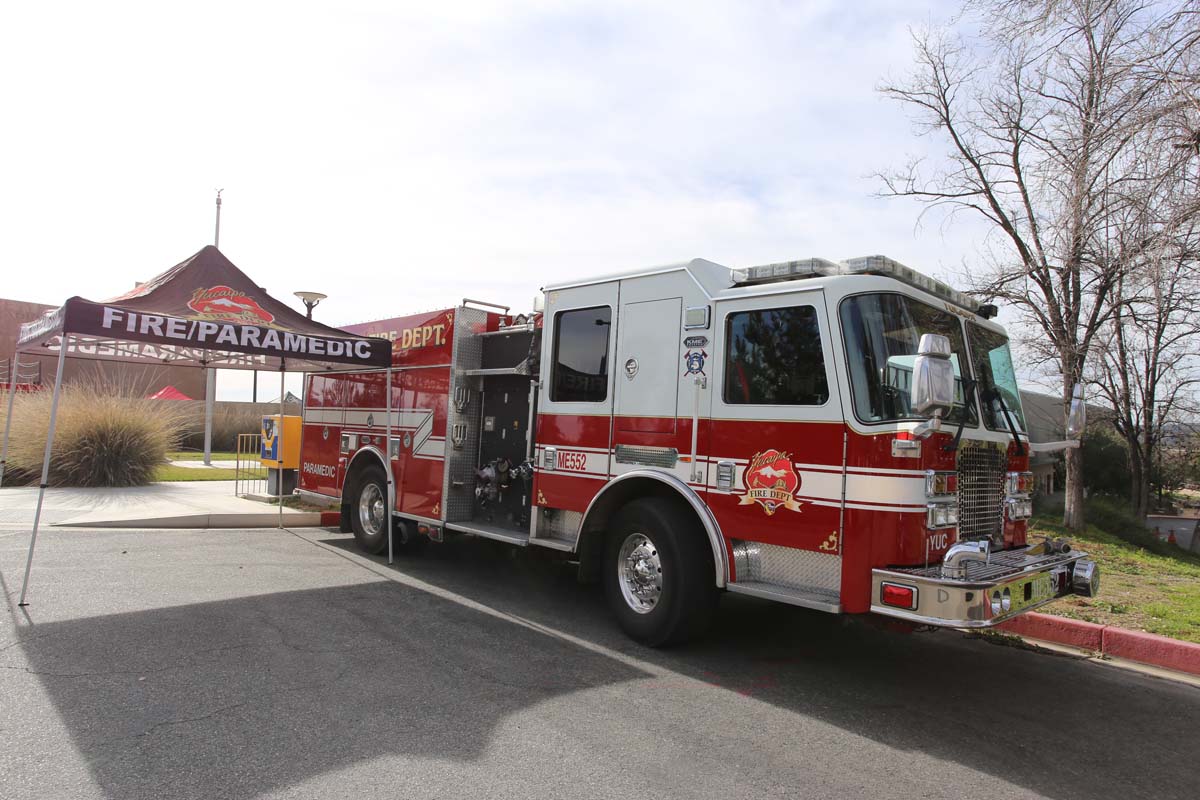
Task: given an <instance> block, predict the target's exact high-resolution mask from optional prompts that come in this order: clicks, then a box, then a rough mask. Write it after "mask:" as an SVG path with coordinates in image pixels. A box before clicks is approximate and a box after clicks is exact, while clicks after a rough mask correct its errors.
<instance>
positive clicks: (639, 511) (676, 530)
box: [601, 498, 718, 647]
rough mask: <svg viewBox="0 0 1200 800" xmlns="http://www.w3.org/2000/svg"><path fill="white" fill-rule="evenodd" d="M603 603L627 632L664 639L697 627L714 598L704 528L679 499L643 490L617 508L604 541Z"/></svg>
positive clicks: (691, 634) (702, 626)
mask: <svg viewBox="0 0 1200 800" xmlns="http://www.w3.org/2000/svg"><path fill="white" fill-rule="evenodd" d="M603 564H604V565H603V568H602V569H603V573H602V578H601V580H602V582H603V583H604V594H605V597H606V598H607V600H608V606H609V608H610V609H611V610H612V612H613V614H614V615H615V616H616V618H617V622H618V623H619V624H620V626H621V628H622V630H624V631H625V633H627V634H628V635H629V636H630V638H632V639H634V640H636V641H638V642H641V643H642V644H645V645H649V646H650V647H663V646H667V645H673V644H680V643H682V642H685V641H687V640H688V639H692V638H695V637H697V636H699V635H701V634H702V633H703V632H704V631H705V630H706V629H707V628H708V625H709V623H710V622H711V621H712V616H713V612H714V611H715V609H716V605H717V598H718V595H717V589H716V586H715V584H714V580H713V563H712V553H711V549H710V548H709V545H708V540H707V538H706V537H705V535H704V530H703V529H702V528H701V527H700V525H699V523H698V522H697V521H696V519H695V517H694V516H692V515H691V514H690V513H689V512H688V511H687V510H686V509H685V508H683V507H682V506H681V505H680V504H678V503H673V502H670V501H668V500H664V499H659V498H642V499H640V500H635V501H633V502H632V503H630V504H628V505H627V506H625V507H624V508H622V509H621V510H620V512H618V514H617V515H616V518H615V519H614V520H613V522H612V524H611V525H610V526H609V529H608V534H607V536H606V539H605V543H604V562H603Z"/></svg>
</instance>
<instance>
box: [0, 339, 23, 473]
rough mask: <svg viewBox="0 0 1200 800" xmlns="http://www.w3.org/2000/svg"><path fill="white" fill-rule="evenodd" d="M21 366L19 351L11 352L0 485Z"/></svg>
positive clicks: (5, 462)
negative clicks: (18, 371)
mask: <svg viewBox="0 0 1200 800" xmlns="http://www.w3.org/2000/svg"><path fill="white" fill-rule="evenodd" d="M20 366H21V351H20V350H17V352H15V353H13V359H12V363H11V364H10V365H9V371H8V413H7V414H6V415H5V416H4V446H3V448H0V486H3V485H4V465H5V464H7V463H8V434H9V432H10V431H11V430H12V410H13V398H14V397H16V396H17V370H18V369H19V368H20Z"/></svg>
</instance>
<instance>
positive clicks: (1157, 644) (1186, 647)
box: [996, 612, 1200, 675]
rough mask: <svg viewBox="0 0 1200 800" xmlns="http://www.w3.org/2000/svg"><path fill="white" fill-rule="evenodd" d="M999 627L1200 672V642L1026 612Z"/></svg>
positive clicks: (1120, 655)
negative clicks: (1183, 640) (1195, 642)
mask: <svg viewBox="0 0 1200 800" xmlns="http://www.w3.org/2000/svg"><path fill="white" fill-rule="evenodd" d="M996 627H997V628H998V629H999V630H1002V631H1005V632H1007V633H1015V634H1017V635H1018V636H1028V637H1029V638H1030V639H1041V640H1042V641H1045V642H1054V643H1055V644H1065V645H1070V646H1072V647H1080V648H1083V649H1085V650H1094V651H1095V652H1097V653H1102V654H1104V655H1107V656H1115V657H1116V658H1125V659H1128V660H1130V661H1137V662H1139V663H1142V664H1151V665H1153V666H1156V667H1163V668H1164V669H1173V670H1176V671H1177V672H1186V673H1188V674H1191V675H1200V644H1193V643H1191V642H1181V641H1179V640H1178V639H1168V638H1167V637H1166V636H1157V635H1155V634H1153V633H1144V632H1142V631H1131V630H1128V629H1126V628H1118V627H1115V626H1113V625H1097V624H1096V623H1094V622H1084V621H1083V620H1080V619H1069V618H1067V617H1055V616H1052V615H1050V614H1038V613H1034V612H1031V613H1028V614H1022V615H1021V616H1019V617H1017V618H1015V619H1011V620H1009V621H1008V622H1003V623H1001V624H1000V625H997V626H996Z"/></svg>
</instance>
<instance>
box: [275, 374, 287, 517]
mask: <svg viewBox="0 0 1200 800" xmlns="http://www.w3.org/2000/svg"><path fill="white" fill-rule="evenodd" d="M286 377H287V370H286V368H285V367H284V365H283V359H282V358H281V359H279V426H278V427H277V428H276V429H275V438H276V440H277V441H278V443H279V463H280V464H283V395H284V388H283V387H284V379H285V378H286ZM276 473H277V474H276V476H275V488H276V489H277V490H278V492H279V527H280V528H282V527H283V467H282V466H280V467H278V468H277V469H276Z"/></svg>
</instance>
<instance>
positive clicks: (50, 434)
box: [17, 334, 71, 608]
mask: <svg viewBox="0 0 1200 800" xmlns="http://www.w3.org/2000/svg"><path fill="white" fill-rule="evenodd" d="M70 345H71V335H70V334H64V335H63V339H62V342H61V344H60V345H59V348H58V367H56V368H55V370H54V397H53V398H52V399H51V400H50V427H49V428H47V429H46V452H45V453H44V454H43V455H42V480H41V482H40V483H39V484H38V499H37V510H36V511H34V512H33V532H32V533H31V535H30V537H29V556H28V557H27V558H26V559H25V578H24V580H23V581H21V599H20V600H19V601H17V605H18V606H20V607H22V608H24V607H25V606H27V605H29V604H28V603H26V602H25V593H26V591H28V590H29V572H30V570H31V569H33V548H34V546H35V545H37V535H38V525H39V524H40V523H41V521H42V500H43V499H45V497H46V484H47V482H48V481H49V479H50V448H51V447H53V446H54V425H55V423H57V422H58V398H59V395H61V394H62V376H63V362H64V361H66V360H67V349H68V348H69V347H70Z"/></svg>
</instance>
